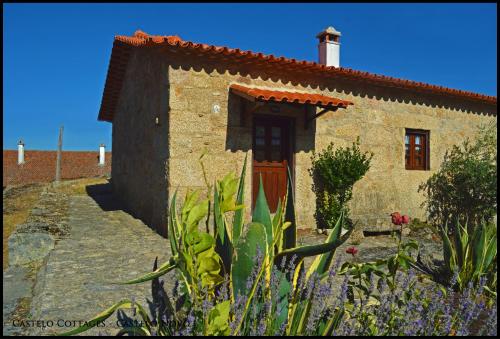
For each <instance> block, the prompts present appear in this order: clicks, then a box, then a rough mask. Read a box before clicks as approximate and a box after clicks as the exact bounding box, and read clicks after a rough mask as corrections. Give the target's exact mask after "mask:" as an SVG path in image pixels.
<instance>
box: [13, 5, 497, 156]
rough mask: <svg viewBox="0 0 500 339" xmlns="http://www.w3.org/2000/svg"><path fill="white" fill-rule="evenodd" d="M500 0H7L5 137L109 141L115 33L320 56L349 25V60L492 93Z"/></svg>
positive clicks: (87, 146)
mask: <svg viewBox="0 0 500 339" xmlns="http://www.w3.org/2000/svg"><path fill="white" fill-rule="evenodd" d="M496 6H497V5H496V4H326V3H325V4H258V3H254V4H4V5H3V10H4V11H3V19H4V26H3V28H4V32H3V39H4V40H3V47H4V48H3V58H4V64H3V71H4V78H3V85H4V86H3V88H4V90H3V94H4V101H3V112H4V113H3V114H4V115H3V122H4V125H3V126H4V131H3V143H4V145H3V148H4V149H14V148H16V147H17V146H16V145H17V142H18V141H19V139H21V138H22V139H23V140H24V142H25V144H26V149H27V150H29V149H39V150H50V149H56V147H57V137H58V130H59V126H60V125H64V142H63V144H64V145H63V148H64V149H65V150H97V149H98V145H99V144H100V143H105V144H106V146H107V148H108V149H111V124H110V123H107V122H99V121H97V114H98V111H99V106H100V102H101V96H102V91H103V88H104V82H105V77H106V71H107V68H108V63H109V58H110V54H111V47H112V43H113V37H114V36H115V35H132V34H133V33H134V31H136V30H137V29H141V30H143V31H145V32H147V33H151V34H160V35H179V36H180V37H181V38H182V39H185V40H191V41H194V42H203V43H208V44H214V45H222V46H229V47H235V48H241V49H243V50H252V51H256V52H263V53H266V54H274V55H276V56H285V57H290V58H296V59H300V60H309V61H317V41H316V39H315V35H316V34H317V33H318V32H319V31H321V30H322V29H324V28H325V27H327V26H330V25H332V26H334V27H335V28H336V29H337V30H339V31H341V32H342V40H341V43H342V45H341V60H340V63H341V66H344V67H350V68H354V69H358V70H362V71H368V72H373V73H378V74H384V75H389V76H394V77H401V78H405V79H411V80H416V81H422V82H427V83H431V84H437V85H443V86H447V87H451V88H457V89H462V90H469V91H473V92H478V93H483V94H488V95H495V96H496V91H497V77H496V74H497V43H496V41H497V35H496V31H497V14H496V10H497V8H496Z"/></svg>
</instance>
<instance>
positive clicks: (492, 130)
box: [419, 124, 497, 232]
mask: <svg viewBox="0 0 500 339" xmlns="http://www.w3.org/2000/svg"><path fill="white" fill-rule="evenodd" d="M496 140H497V137H496V126H495V125H494V124H490V125H488V126H486V127H480V131H479V133H478V137H476V138H475V140H474V141H473V142H471V141H470V140H469V139H468V138H467V139H466V140H465V141H464V142H463V143H462V144H461V145H455V146H453V147H452V148H451V150H448V151H447V152H446V154H445V156H444V161H443V163H442V165H441V168H440V169H439V171H438V172H437V173H435V174H433V175H432V176H431V177H430V178H429V179H428V180H427V181H426V182H425V183H423V184H421V185H420V187H419V192H420V191H423V192H424V195H425V196H426V201H425V202H424V204H423V206H425V207H426V210H427V213H428V218H429V221H430V222H431V223H433V224H434V225H445V224H452V225H455V224H456V221H457V220H458V222H460V223H462V224H465V223H467V224H468V225H469V227H470V229H469V231H472V228H473V227H475V226H476V225H478V224H480V223H481V221H482V219H484V220H485V221H491V219H492V217H493V216H494V215H495V214H496V207H497V188H496V187H497V155H496V152H497V148H496ZM453 231H454V229H450V232H453Z"/></svg>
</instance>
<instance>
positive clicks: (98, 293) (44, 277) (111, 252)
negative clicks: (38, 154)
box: [32, 194, 173, 335]
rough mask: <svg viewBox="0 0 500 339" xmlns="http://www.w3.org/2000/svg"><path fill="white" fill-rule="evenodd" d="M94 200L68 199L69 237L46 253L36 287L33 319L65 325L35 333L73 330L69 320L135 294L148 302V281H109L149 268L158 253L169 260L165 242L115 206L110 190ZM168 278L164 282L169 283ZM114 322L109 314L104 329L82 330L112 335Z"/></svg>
mask: <svg viewBox="0 0 500 339" xmlns="http://www.w3.org/2000/svg"><path fill="white" fill-rule="evenodd" d="M94 199H96V200H98V202H99V203H98V202H96V200H94ZM94 199H93V198H91V197H89V196H72V197H70V201H69V225H70V226H71V235H70V236H69V237H68V238H67V239H65V240H64V241H61V242H59V244H58V246H56V248H55V249H54V250H53V251H52V252H51V253H50V254H49V256H48V258H47V264H46V265H45V267H44V269H43V270H41V271H40V273H39V275H38V278H37V284H36V287H35V297H34V299H33V306H32V309H33V319H45V320H53V321H54V323H55V322H56V321H58V320H59V319H63V320H65V321H67V325H66V326H69V327H67V328H61V327H55V328H47V329H46V331H41V333H37V334H52V333H53V332H61V331H64V330H69V329H72V327H71V325H72V324H71V321H86V320H90V319H91V318H92V317H93V316H95V315H96V314H97V313H99V312H101V311H103V310H105V309H106V308H108V307H110V306H111V305H112V304H114V303H116V302H118V301H120V300H122V299H124V298H135V300H136V301H137V302H138V303H140V304H141V305H144V306H147V305H148V303H147V301H146V299H150V298H151V297H150V295H151V284H150V283H149V282H147V283H143V284H139V285H128V286H124V285H114V284H112V283H113V282H120V281H126V280H129V279H132V278H136V277H138V276H140V275H142V274H144V273H147V272H150V271H151V269H152V266H153V262H154V260H155V257H156V256H158V260H159V263H163V262H164V261H166V260H167V259H168V256H169V252H170V249H169V246H170V244H169V242H168V241H167V240H166V239H163V238H162V237H161V236H159V235H158V234H156V233H155V232H154V231H152V230H151V229H149V228H148V227H147V226H145V225H144V224H143V223H142V222H140V221H139V220H137V219H134V218H133V217H132V216H130V215H129V214H127V213H125V212H123V211H122V210H121V209H119V208H118V207H117V206H116V203H115V202H114V201H112V195H111V194H102V195H100V196H94ZM113 206H114V207H113ZM109 207H111V208H109ZM166 277H167V278H166V282H167V284H168V283H170V282H172V281H173V279H172V277H170V278H169V277H168V275H167V276H166ZM116 320H117V319H116V316H113V317H111V318H110V319H109V320H108V321H106V327H104V328H102V327H101V328H99V329H97V328H96V329H92V330H90V331H88V332H86V333H87V334H88V335H96V334H98V333H99V332H100V333H102V334H116V332H117V330H118V327H117V326H116Z"/></svg>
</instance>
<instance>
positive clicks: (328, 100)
mask: <svg viewBox="0 0 500 339" xmlns="http://www.w3.org/2000/svg"><path fill="white" fill-rule="evenodd" d="M230 88H231V90H232V91H233V92H234V93H235V94H240V95H241V94H243V95H246V96H250V97H252V98H254V99H256V100H258V101H274V102H287V103H298V104H311V105H316V106H321V107H340V108H347V106H349V105H353V103H352V102H350V101H347V100H340V99H336V98H333V97H328V96H326V95H321V94H314V93H300V92H289V91H278V90H269V89H262V88H252V87H246V86H242V85H238V84H233V85H231V86H230Z"/></svg>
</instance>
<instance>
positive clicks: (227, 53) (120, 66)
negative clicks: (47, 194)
mask: <svg viewBox="0 0 500 339" xmlns="http://www.w3.org/2000/svg"><path fill="white" fill-rule="evenodd" d="M160 45H162V46H167V47H170V48H173V49H177V50H183V51H189V52H190V53H192V54H199V55H204V56H206V55H212V56H214V57H216V56H219V57H221V58H226V59H228V60H229V59H231V60H237V61H244V62H245V63H254V64H257V65H267V66H269V65H272V66H273V68H281V69H282V70H287V71H290V72H294V71H300V72H308V73H310V74H315V75H318V76H336V77H343V78H347V79H352V80H360V81H363V82H366V83H372V84H376V85H379V86H388V87H397V88H402V89H408V90H413V91H420V92H425V93H435V94H444V95H449V96H456V97H462V98H465V99H469V100H475V101H480V102H485V103H489V104H495V105H496V103H497V98H496V97H494V96H489V95H484V94H478V93H474V92H469V91H461V90H457V89H451V88H447V87H443V86H436V85H430V84H426V83H423V82H416V81H411V80H404V79H398V78H393V77H389V76H385V75H377V74H373V73H369V72H361V71H356V70H353V69H350V68H345V67H338V68H335V67H332V66H325V65H321V64H318V63H316V62H310V61H298V60H296V59H289V58H285V57H275V56H274V55H265V54H262V53H254V52H251V51H241V50H240V49H238V48H228V47H219V46H213V45H207V44H198V43H193V42H190V41H184V40H182V39H181V38H180V37H178V36H158V35H149V34H147V33H144V32H142V31H137V32H135V33H134V35H133V36H132V37H129V36H116V37H115V40H114V42H113V49H112V52H111V60H110V64H109V68H108V74H107V77H106V84H105V87H104V93H103V98H102V102H101V108H100V111H99V117H98V119H99V120H104V121H113V115H114V112H115V110H116V105H117V103H118V98H119V95H120V91H121V87H122V84H123V79H124V76H125V70H126V67H127V62H128V58H129V56H130V52H131V49H132V48H137V47H151V46H160Z"/></svg>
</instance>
